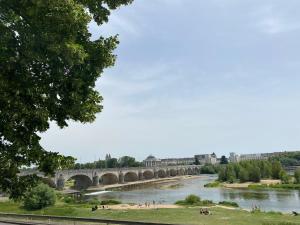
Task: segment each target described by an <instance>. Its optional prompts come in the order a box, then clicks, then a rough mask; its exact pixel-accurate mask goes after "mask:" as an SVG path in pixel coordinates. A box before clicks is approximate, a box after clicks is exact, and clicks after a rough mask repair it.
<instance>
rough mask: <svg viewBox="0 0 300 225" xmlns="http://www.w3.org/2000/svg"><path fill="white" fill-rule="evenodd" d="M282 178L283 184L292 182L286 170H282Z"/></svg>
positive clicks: (280, 175)
mask: <svg viewBox="0 0 300 225" xmlns="http://www.w3.org/2000/svg"><path fill="white" fill-rule="evenodd" d="M279 177H280V180H281V182H282V183H283V184H288V183H289V182H290V177H289V176H288V175H287V173H286V172H285V170H281V171H280V173H279Z"/></svg>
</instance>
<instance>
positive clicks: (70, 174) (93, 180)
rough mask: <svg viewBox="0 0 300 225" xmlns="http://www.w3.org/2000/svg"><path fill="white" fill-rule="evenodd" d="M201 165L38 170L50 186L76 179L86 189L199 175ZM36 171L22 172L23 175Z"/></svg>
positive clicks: (61, 187)
mask: <svg viewBox="0 0 300 225" xmlns="http://www.w3.org/2000/svg"><path fill="white" fill-rule="evenodd" d="M200 167H201V166H199V165H183V166H160V167H132V168H112V169H79V170H59V171H56V173H55V176H54V177H52V178H47V177H44V176H43V174H42V173H39V172H36V174H37V175H38V176H40V177H43V179H44V180H45V182H47V183H48V184H49V185H50V186H52V187H56V188H57V189H60V190H62V189H63V188H64V186H65V182H66V181H68V180H74V181H75V188H76V189H86V188H88V187H91V186H99V185H110V184H117V183H119V184H122V183H128V182H134V181H139V180H150V179H158V178H165V177H174V176H183V175H197V174H200ZM32 173H34V172H32V171H31V172H22V173H21V176H22V175H23V176H24V175H28V174H32Z"/></svg>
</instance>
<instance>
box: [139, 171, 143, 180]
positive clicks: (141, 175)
mask: <svg viewBox="0 0 300 225" xmlns="http://www.w3.org/2000/svg"><path fill="white" fill-rule="evenodd" d="M139 180H144V176H143V173H142V171H139Z"/></svg>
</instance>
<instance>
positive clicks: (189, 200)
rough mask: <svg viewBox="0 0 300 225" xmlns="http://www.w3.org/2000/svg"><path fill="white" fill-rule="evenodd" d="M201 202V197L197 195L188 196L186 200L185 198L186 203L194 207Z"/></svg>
mask: <svg viewBox="0 0 300 225" xmlns="http://www.w3.org/2000/svg"><path fill="white" fill-rule="evenodd" d="M200 201H201V199H200V197H199V196H197V195H188V196H187V197H186V198H185V202H186V203H187V204H189V205H194V204H197V203H199V202H200Z"/></svg>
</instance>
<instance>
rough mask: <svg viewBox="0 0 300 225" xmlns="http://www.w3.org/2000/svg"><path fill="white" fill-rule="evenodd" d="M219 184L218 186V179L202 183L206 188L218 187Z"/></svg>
mask: <svg viewBox="0 0 300 225" xmlns="http://www.w3.org/2000/svg"><path fill="white" fill-rule="evenodd" d="M219 186H220V182H219V181H214V182H212V183H207V184H204V187H208V188H214V187H219Z"/></svg>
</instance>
